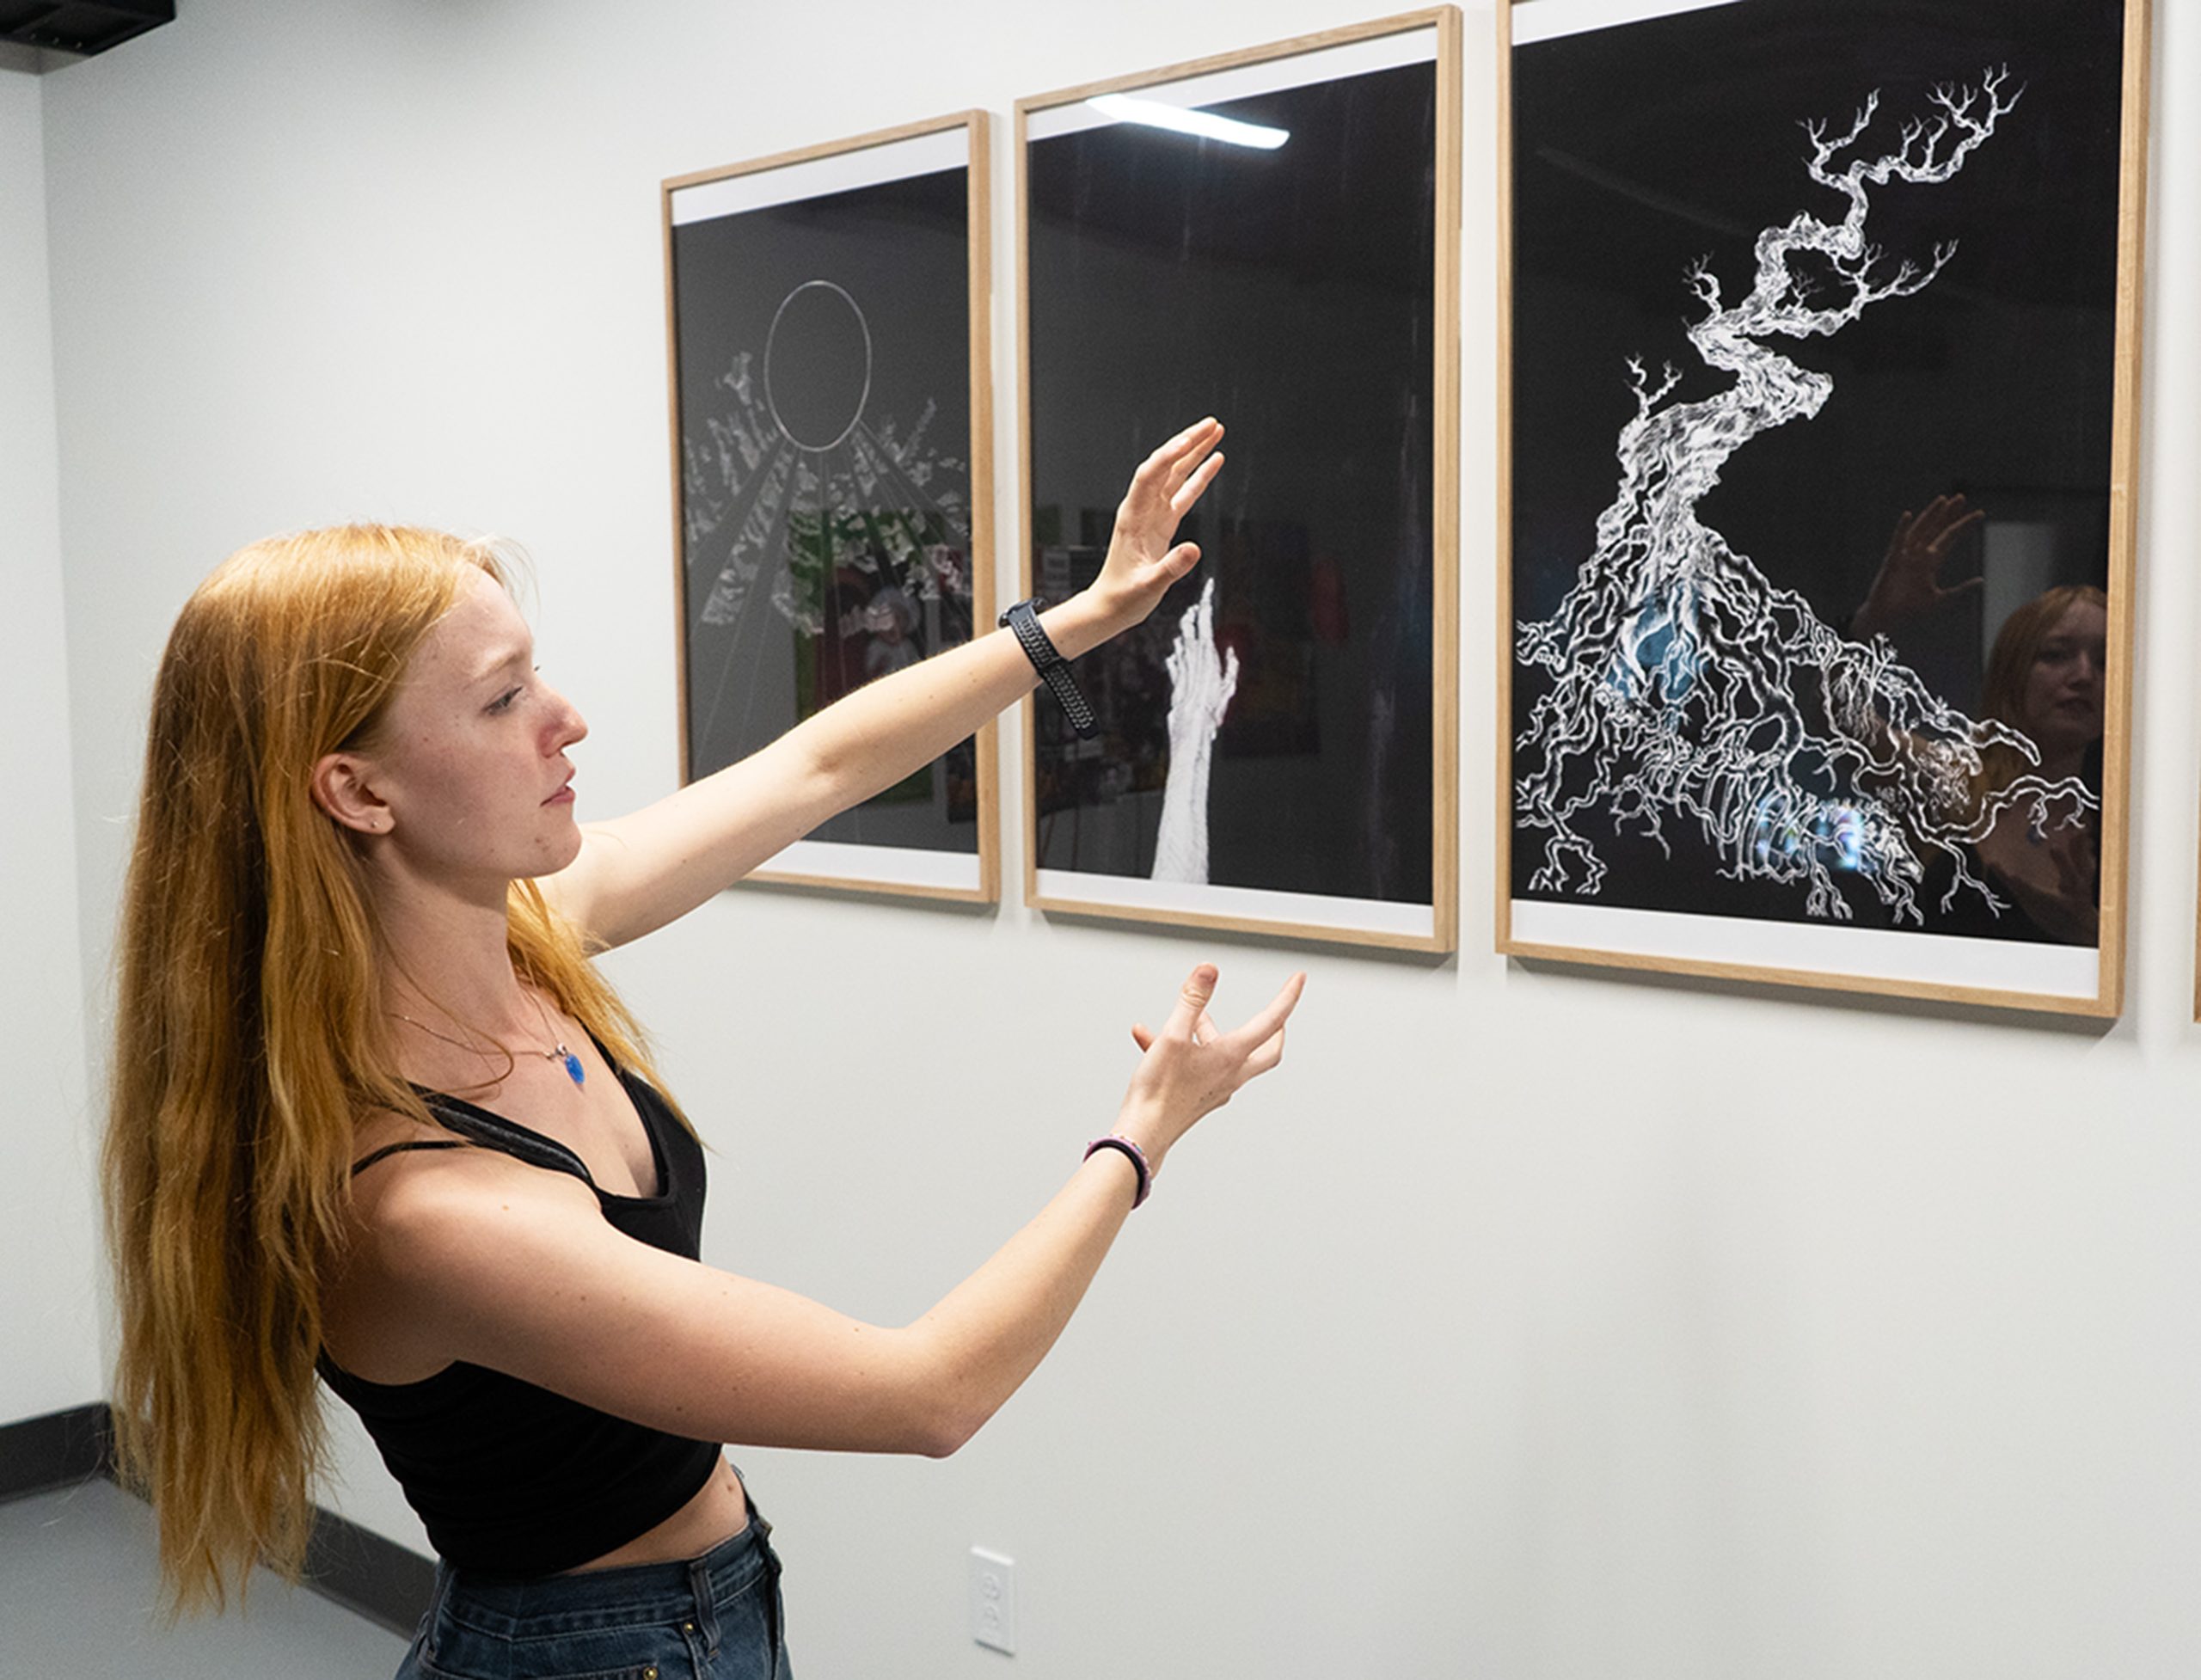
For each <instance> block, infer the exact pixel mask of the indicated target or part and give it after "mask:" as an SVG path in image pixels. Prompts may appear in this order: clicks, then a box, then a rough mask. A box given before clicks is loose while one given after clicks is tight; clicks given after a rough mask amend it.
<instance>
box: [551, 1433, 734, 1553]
mask: <svg viewBox="0 0 2201 1680" xmlns="http://www.w3.org/2000/svg"><path fill="white" fill-rule="evenodd" d="M748 1526H749V1501H748V1499H747V1497H746V1496H745V1494H744V1493H743V1492H742V1487H741V1478H740V1477H739V1476H738V1475H735V1474H734V1470H733V1465H731V1464H729V1463H727V1462H726V1460H724V1459H723V1458H721V1459H720V1460H719V1466H718V1468H717V1469H715V1470H714V1471H712V1472H711V1479H710V1480H709V1481H707V1482H705V1483H704V1484H703V1485H702V1487H699V1488H697V1489H696V1496H695V1498H693V1499H690V1500H689V1501H688V1503H687V1504H686V1505H682V1506H681V1507H680V1509H679V1510H677V1511H674V1512H673V1513H672V1515H671V1516H670V1517H668V1518H665V1520H664V1521H663V1522H662V1523H659V1524H658V1525H657V1526H656V1527H655V1528H653V1529H652V1530H649V1531H648V1532H647V1533H646V1534H639V1535H636V1536H635V1538H633V1539H632V1540H630V1541H628V1542H627V1543H626V1544H625V1545H623V1546H622V1547H620V1548H617V1549H616V1551H610V1552H606V1553H605V1554H604V1555H603V1556H602V1557H600V1558H595V1559H592V1560H590V1561H589V1562H587V1563H584V1564H582V1565H581V1566H580V1567H579V1568H577V1569H569V1570H567V1572H566V1573H567V1574H569V1575H579V1574H583V1573H586V1572H587V1571H589V1570H592V1569H620V1568H624V1567H626V1566H628V1564H635V1563H686V1562H687V1561H689V1560H690V1559H691V1558H699V1557H701V1556H702V1555H703V1554H704V1553H706V1552H708V1551H709V1550H710V1549H711V1548H712V1547H714V1546H716V1545H718V1544H719V1543H720V1542H722V1541H727V1540H731V1539H733V1536H736V1535H737V1534H739V1533H740V1532H741V1531H742V1530H744V1529H745V1528H747V1527H748Z"/></svg>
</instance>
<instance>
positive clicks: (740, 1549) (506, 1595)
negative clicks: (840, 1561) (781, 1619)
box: [428, 1502, 779, 1635]
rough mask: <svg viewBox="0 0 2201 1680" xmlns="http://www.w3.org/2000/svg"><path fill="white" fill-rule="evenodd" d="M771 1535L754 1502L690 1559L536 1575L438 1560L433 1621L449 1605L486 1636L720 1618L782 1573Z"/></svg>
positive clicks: (459, 1618)
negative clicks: (765, 1578) (716, 1609)
mask: <svg viewBox="0 0 2201 1680" xmlns="http://www.w3.org/2000/svg"><path fill="white" fill-rule="evenodd" d="M771 1532H772V1525H771V1524H769V1523H768V1522H766V1521H765V1520H764V1518H763V1517H762V1516H760V1515H758V1513H757V1507H756V1505H755V1504H754V1503H753V1502H751V1504H750V1505H749V1525H748V1526H747V1527H746V1528H745V1529H743V1530H741V1532H740V1533H739V1534H737V1535H734V1536H731V1537H730V1538H728V1539H726V1540H722V1541H720V1542H719V1543H718V1544H717V1545H715V1546H714V1547H713V1548H711V1549H710V1550H709V1551H708V1552H705V1553H704V1554H702V1556H701V1557H697V1558H692V1559H689V1560H685V1561H683V1562H673V1563H636V1564H626V1565H622V1566H620V1567H617V1568H613V1569H588V1570H583V1571H581V1572H580V1573H577V1574H571V1575H549V1576H543V1577H539V1578H536V1579H531V1580H509V1579H499V1578H497V1577H495V1576H484V1575H481V1574H477V1573H474V1572H472V1571H469V1570H463V1569H453V1568H451V1567H450V1566H449V1565H448V1564H443V1565H438V1567H437V1570H436V1591H435V1600H434V1603H432V1605H431V1606H430V1608H429V1612H428V1620H429V1623H430V1625H431V1626H432V1625H433V1624H434V1622H435V1621H436V1620H437V1618H438V1616H439V1614H441V1613H443V1612H444V1611H445V1610H448V1611H449V1613H450V1614H451V1616H452V1617H453V1618H454V1619H455V1620H457V1621H460V1622H465V1623H467V1624H468V1625H469V1626H470V1627H473V1628H477V1629H479V1630H480V1631H481V1632H483V1633H490V1634H506V1635H514V1634H521V1633H533V1634H544V1633H555V1632H558V1631H561V1630H562V1629H572V1628H582V1627H589V1628H605V1627H615V1626H618V1625H620V1624H622V1623H623V1622H658V1621H664V1620H667V1619H677V1618H679V1617H682V1616H691V1615H692V1616H695V1617H696V1618H697V1619H698V1620H705V1619H714V1617H713V1616H712V1610H713V1606H714V1605H716V1604H720V1603H725V1602H727V1600H728V1599H730V1598H732V1597H734V1596H735V1595H737V1594H739V1593H740V1592H742V1591H745V1589H747V1588H748V1587H749V1586H750V1585H751V1584H752V1583H753V1582H754V1581H755V1580H756V1579H757V1578H758V1577H759V1576H761V1575H765V1574H769V1573H776V1572H777V1569H778V1567H779V1560H778V1558H777V1557H776V1555H775V1554H773V1551H772V1548H771V1544H770V1536H771Z"/></svg>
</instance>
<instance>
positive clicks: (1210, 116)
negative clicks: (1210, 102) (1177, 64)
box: [1085, 94, 1291, 151]
mask: <svg viewBox="0 0 2201 1680" xmlns="http://www.w3.org/2000/svg"><path fill="white" fill-rule="evenodd" d="M1085 102H1086V103H1087V104H1088V105H1089V106H1091V107H1093V108H1094V110H1096V111H1098V112H1099V113H1100V114H1101V115H1102V116H1104V117H1113V118H1114V119H1115V120H1117V121H1118V122H1137V123H1144V124H1145V125H1146V126H1148V127H1150V128H1167V129H1169V130H1171V131H1172V132H1175V133H1179V134H1197V135H1199V137H1200V138H1202V139H1203V140H1223V141H1227V142H1229V144H1232V145H1234V146H1255V147H1258V148H1259V149H1260V150H1263V151H1274V150H1276V149H1277V148H1278V146H1280V145H1282V144H1284V142H1285V141H1286V140H1289V139H1290V138H1291V130H1290V129H1288V128H1264V127H1262V126H1260V124H1259V123H1251V122H1239V121H1238V120H1235V118H1231V117H1218V116H1217V115H1215V114H1214V113H1212V112H1209V111H1188V110H1186V109H1185V107H1183V106H1181V105H1164V104H1162V101H1159V100H1154V99H1131V98H1129V97H1127V96H1126V95H1123V94H1099V95H1095V96H1094V97H1093V98H1091V99H1088V100H1087V101H1085Z"/></svg>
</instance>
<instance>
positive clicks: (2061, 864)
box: [1974, 584, 2109, 945]
mask: <svg viewBox="0 0 2201 1680" xmlns="http://www.w3.org/2000/svg"><path fill="white" fill-rule="evenodd" d="M2108 645H2109V598H2108V597H2107V596H2106V595H2105V594H2103V593H2102V592H2101V591H2100V590H2099V589H2096V588H2094V587H2093V586H2091V585H2087V584H2066V585H2064V586H2063V587H2061V588H2057V589H2051V590H2049V591H2048V592H2046V593H2045V594H2042V595H2038V596H2035V597H2034V598H2032V600H2030V601H2028V602H2026V604H2025V605H2023V606H2021V607H2020V608H2019V609H2018V610H2016V611H2015V612H2013V613H2012V614H2011V615H2010V616H2009V617H2008V619H2006V620H2004V621H2003V624H2002V629H2001V631H2000V632H1999V633H1998V634H1997V635H1996V638H1995V648H1994V651H1993V652H1992V653H1989V655H1988V658H1987V678H1986V682H1985V684H1984V686H1983V691H1982V693H1981V696H1980V709H1981V710H1982V711H1983V713H1985V714H1986V715H1987V716H1989V717H1990V718H1995V719H1997V720H2000V721H2002V722H2003V723H2007V724H2008V725H2010V726H2011V727H2013V728H2015V729H2019V730H2022V731H2023V732H2024V733H2025V735H2026V739H2029V740H2031V741H2032V744H2033V745H2034V746H2035V747H2036V748H2037V749H2039V753H2040V762H2039V764H2038V765H2034V764H2028V763H2026V759H2025V755H2024V754H2023V753H2021V752H2020V751H2018V750H2017V749H2016V748H2014V747H2008V746H1990V747H1989V748H1988V749H1986V751H1983V752H1982V753H1981V754H1980V767H1979V777H1978V781H1977V785H1976V787H1975V789H1974V797H1975V798H1977V797H1979V796H1982V795H1984V794H1987V793H1989V792H1991V791H1993V790H1994V789H1996V788H2007V787H2008V786H2009V785H2010V783H2011V782H2014V781H2015V780H2017V778H2018V777H2019V776H2024V775H2026V774H2029V773H2030V774H2033V775H2038V776H2043V777H2045V778H2046V779H2048V780H2050V781H2057V780H2060V779H2062V778H2063V777H2066V776H2070V777H2075V778H2076V779H2077V780H2079V781H2080V782H2083V783H2084V784H2085V785H2086V787H2087V788H2088V791H2089V792H2090V793H2092V794H2094V797H2095V800H2097V801H2099V800H2100V796H2101V739H2102V717H2103V706H2104V701H2105V696H2104V680H2105V678H2106V674H2107V672H2106V663H2107V658H2108ZM2100 814H2101V807H2100V804H2099V802H2097V803H2096V804H2095V805H2094V806H2092V807H2090V808H2089V809H2088V811H2087V812H2086V813H2085V815H2084V817H2083V818H2082V819H2078V818H2074V819H2066V820H2051V822H2049V823H2047V824H2045V825H2039V826H2036V825H2034V823H2033V822H2032V820H2031V819H2030V818H2029V817H2027V816H2026V815H2024V814H2022V813H2020V812H2014V811H2012V812H2004V813H2003V815H2002V817H2001V818H1999V819H1997V820H1996V823H1995V825H1994V826H1993V827H1992V828H1990V829H1989V830H1988V831H1987V832H1986V834H1985V835H1983V836H1982V837H1981V838H1980V840H1979V842H1978V843H1977V851H1978V854H1979V861H1981V863H1983V864H1984V865H1985V866H1986V868H1987V871H1988V873H1989V876H1990V878H1991V879H1992V880H1993V881H1994V883H1995V885H1996V886H1998V887H2001V888H2003V889H2005V890H2006V892H2007V895H2008V897H2009V898H2012V899H2013V900H2014V901H2015V903H2016V904H2017V907H2018V909H2019V910H2020V911H2021V912H2022V913H2023V914H2024V915H2025V916H2026V918H2027V919H2029V920H2030V921H2031V922H2032V923H2033V925H2034V926H2035V927H2036V928H2038V929H2039V931H2040V933H2041V934H2042V935H2045V937H2047V938H2049V939H2054V940H2061V941H2064V942H2065V943H2067V944H2072V945H2092V944H2094V943H2095V942H2096V941H2097V940H2098V938H2099V937H2100V910H2101V881H2100V873H2101V872H2100V846H2101V837H2100ZM2013 931H2022V930H2013Z"/></svg>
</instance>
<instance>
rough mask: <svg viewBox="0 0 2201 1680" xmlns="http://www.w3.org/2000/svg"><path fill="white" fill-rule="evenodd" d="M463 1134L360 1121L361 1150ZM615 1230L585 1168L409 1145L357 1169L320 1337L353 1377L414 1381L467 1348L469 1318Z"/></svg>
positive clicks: (538, 1281)
mask: <svg viewBox="0 0 2201 1680" xmlns="http://www.w3.org/2000/svg"><path fill="white" fill-rule="evenodd" d="M457 1141H458V1140H457V1139H455V1138H453V1137H451V1134H450V1133H448V1132H446V1131H443V1130H442V1129H441V1128H439V1127H434V1126H423V1125H420V1123H419V1122H418V1121H407V1120H405V1119H403V1118H402V1117H401V1116H391V1117H389V1121H388V1123H387V1124H376V1125H364V1126H362V1128H361V1131H360V1144H361V1147H360V1150H359V1159H362V1160H364V1159H365V1158H366V1157H367V1156H371V1155H372V1154H373V1153H374V1152H375V1151H376V1150H380V1149H384V1148H387V1147H388V1146H389V1145H390V1144H409V1143H451V1142H457ZM608 1233H609V1228H608V1227H607V1226H605V1225H604V1218H603V1214H602V1211H601V1210H600V1209H599V1207H598V1204H597V1201H596V1198H595V1196H594V1195H593V1194H592V1193H591V1192H590V1191H589V1189H588V1187H587V1186H586V1185H584V1184H583V1183H582V1182H581V1181H580V1180H579V1179H576V1178H572V1177H569V1176H568V1175H567V1174H563V1173H554V1172H546V1171H544V1170H543V1169H542V1168H538V1167H530V1166H529V1165H527V1164H526V1163H525V1162H519V1161H515V1160H513V1159H512V1157H511V1156H506V1155H503V1154H500V1153H499V1152H498V1151H497V1150H489V1149H481V1148H476V1147H473V1146H470V1145H469V1146H462V1147H460V1148H457V1149H434V1150H412V1149H402V1150H399V1151H398V1152H396V1153H395V1154H392V1155H390V1156H387V1157H385V1158H384V1159H382V1160H379V1161H377V1162H374V1164H373V1165H372V1166H371V1167H368V1168H365V1170H364V1171H362V1172H361V1173H360V1174H359V1175H358V1176H357V1177H356V1178H355V1179H353V1183H352V1241H351V1242H350V1244H349V1246H348V1247H347V1248H346V1251H345V1253H344V1255H343V1257H342V1259H341V1260H340V1263H339V1266H338V1267H337V1270H336V1273H335V1275H334V1277H333V1278H330V1279H329V1280H328V1285H327V1287H326V1288H325V1289H324V1291H323V1292H322V1319H323V1340H324V1341H325V1343H326V1345H327V1346H328V1351H329V1352H330V1353H331V1354H332V1355H333V1356H334V1358H335V1359H336V1361H337V1363H338V1364H340V1365H342V1366H343V1367H344V1368H345V1369H346V1370H350V1371H351V1372H353V1374H354V1375H355V1376H364V1377H366V1378H368V1379H369V1380H370V1381H372V1382H378V1383H404V1382H412V1381H416V1380H418V1379H420V1378H421V1377H424V1376H429V1375H432V1373H433V1372H435V1371H437V1370H440V1369H441V1368H442V1367H443V1366H444V1365H445V1364H449V1363H450V1362H451V1360H452V1359H454V1358H469V1357H471V1353H470V1350H469V1346H467V1341H468V1338H467V1337H466V1335H465V1334H464V1333H463V1328H464V1326H465V1325H466V1323H467V1322H468V1321H469V1320H470V1319H471V1318H473V1317H474V1316H475V1315H478V1314H479V1313H481V1311H483V1310H485V1309H487V1308H488V1307H489V1306H490V1304H491V1303H495V1302H497V1301H498V1300H499V1299H500V1298H505V1299H509V1298H510V1296H511V1294H512V1291H516V1290H521V1289H525V1288H528V1287H530V1286H536V1287H539V1286H543V1285H546V1284H550V1283H551V1282H552V1281H553V1280H554V1279H555V1278H556V1277H557V1275H558V1274H559V1272H561V1269H562V1268H563V1267H564V1266H568V1265H571V1264H573V1263H574V1262H576V1261H578V1260H580V1258H581V1257H582V1256H583V1255H585V1254H586V1253H588V1252H589V1250H590V1249H591V1248H592V1246H593V1244H594V1242H596V1240H597V1239H598V1236H599V1235H601V1234H608Z"/></svg>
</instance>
